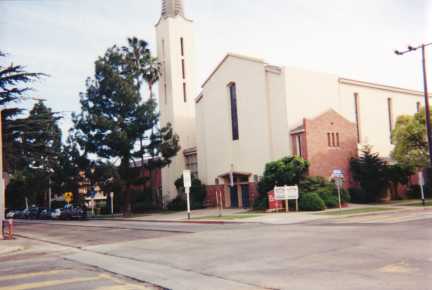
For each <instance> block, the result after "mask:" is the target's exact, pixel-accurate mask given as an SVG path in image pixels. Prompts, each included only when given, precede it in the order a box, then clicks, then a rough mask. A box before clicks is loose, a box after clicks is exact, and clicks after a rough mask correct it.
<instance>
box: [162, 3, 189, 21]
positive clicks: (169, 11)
mask: <svg viewBox="0 0 432 290" xmlns="http://www.w3.org/2000/svg"><path fill="white" fill-rule="evenodd" d="M177 15H180V16H183V17H184V10H183V1H182V0H162V17H164V18H167V17H175V16H177Z"/></svg>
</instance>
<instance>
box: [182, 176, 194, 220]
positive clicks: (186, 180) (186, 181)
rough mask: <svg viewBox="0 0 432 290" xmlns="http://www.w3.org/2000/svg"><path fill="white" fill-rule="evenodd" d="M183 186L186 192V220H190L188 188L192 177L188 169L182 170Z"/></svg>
mask: <svg viewBox="0 0 432 290" xmlns="http://www.w3.org/2000/svg"><path fill="white" fill-rule="evenodd" d="M183 186H184V188H185V193H186V204H187V215H188V220H190V215H191V210H190V188H191V186H192V177H191V172H190V170H184V171H183Z"/></svg>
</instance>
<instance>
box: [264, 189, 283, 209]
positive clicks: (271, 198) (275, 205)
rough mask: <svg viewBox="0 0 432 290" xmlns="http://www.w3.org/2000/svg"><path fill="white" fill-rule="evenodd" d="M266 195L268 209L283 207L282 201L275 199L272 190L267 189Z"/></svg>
mask: <svg viewBox="0 0 432 290" xmlns="http://www.w3.org/2000/svg"><path fill="white" fill-rule="evenodd" d="M267 195H268V208H269V209H280V208H283V206H282V201H280V200H276V199H275V194H274V191H273V190H272V191H269V192H268V193H267Z"/></svg>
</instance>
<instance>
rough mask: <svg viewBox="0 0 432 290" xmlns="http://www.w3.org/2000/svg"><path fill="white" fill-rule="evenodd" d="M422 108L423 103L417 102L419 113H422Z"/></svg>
mask: <svg viewBox="0 0 432 290" xmlns="http://www.w3.org/2000/svg"><path fill="white" fill-rule="evenodd" d="M420 110H421V103H420V102H417V113H420Z"/></svg>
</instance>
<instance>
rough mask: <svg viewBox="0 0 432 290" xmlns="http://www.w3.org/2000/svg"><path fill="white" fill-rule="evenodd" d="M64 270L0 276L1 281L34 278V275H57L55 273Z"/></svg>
mask: <svg viewBox="0 0 432 290" xmlns="http://www.w3.org/2000/svg"><path fill="white" fill-rule="evenodd" d="M63 272H64V270H53V271H46V272H32V273H23V274H13V275H7V276H0V281H7V280H17V279H25V278H32V277H36V276H47V275H55V274H59V273H63Z"/></svg>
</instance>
